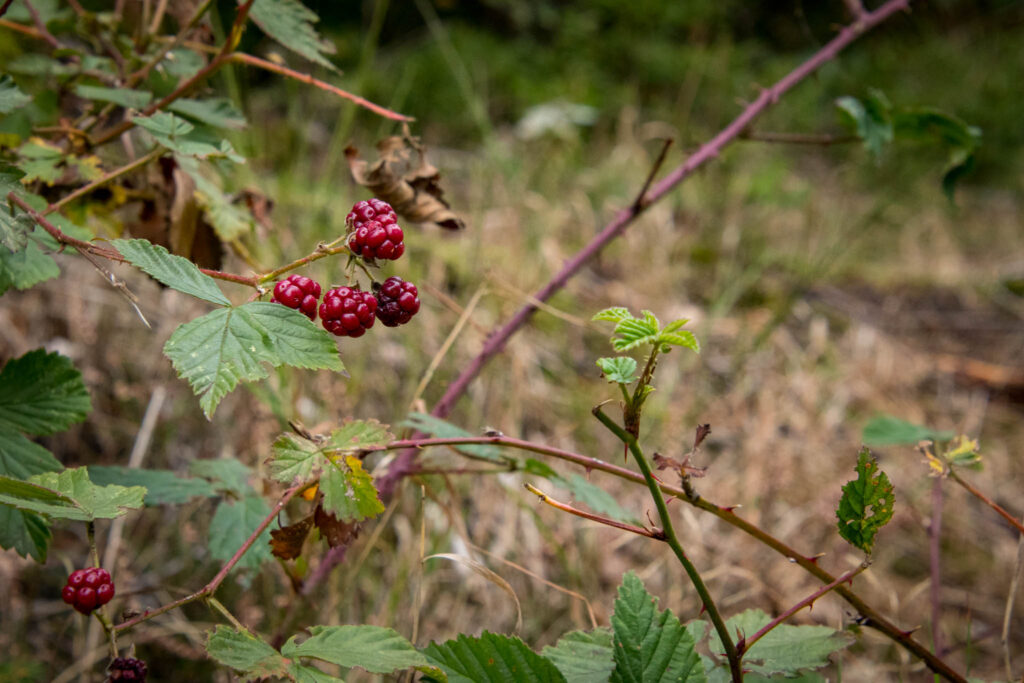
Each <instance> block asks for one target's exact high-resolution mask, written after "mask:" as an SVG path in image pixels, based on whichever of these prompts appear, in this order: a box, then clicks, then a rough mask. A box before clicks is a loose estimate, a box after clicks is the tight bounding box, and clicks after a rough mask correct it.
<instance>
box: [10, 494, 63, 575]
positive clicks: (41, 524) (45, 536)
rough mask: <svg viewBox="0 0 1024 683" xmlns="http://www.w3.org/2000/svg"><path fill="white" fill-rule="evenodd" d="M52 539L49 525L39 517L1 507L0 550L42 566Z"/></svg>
mask: <svg viewBox="0 0 1024 683" xmlns="http://www.w3.org/2000/svg"><path fill="white" fill-rule="evenodd" d="M51 538H52V535H51V534H50V527H49V525H48V524H47V522H46V520H45V519H43V518H42V517H40V516H39V515H36V514H33V513H31V512H22V511H21V510H15V509H14V508H12V507H7V506H6V505H0V548H3V549H4V550H13V551H14V552H16V553H18V554H19V555H21V556H22V557H25V558H28V557H31V558H33V559H34V560H35V561H36V562H39V563H40V564H42V563H44V562H46V552H47V549H48V548H49V546H50V539H51Z"/></svg>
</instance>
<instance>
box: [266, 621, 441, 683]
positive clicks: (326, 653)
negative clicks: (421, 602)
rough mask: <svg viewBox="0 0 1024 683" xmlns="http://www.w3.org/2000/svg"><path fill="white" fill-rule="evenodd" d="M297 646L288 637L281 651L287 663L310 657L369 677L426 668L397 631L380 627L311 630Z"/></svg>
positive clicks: (414, 649) (337, 627) (421, 657)
mask: <svg viewBox="0 0 1024 683" xmlns="http://www.w3.org/2000/svg"><path fill="white" fill-rule="evenodd" d="M309 631H310V634H311V635H310V637H309V638H306V639H305V640H304V641H302V642H301V643H298V642H297V638H298V637H297V636H292V637H291V638H289V639H288V642H287V643H285V644H284V646H283V647H282V648H281V654H283V655H284V656H285V657H288V658H289V659H295V658H296V657H311V658H313V659H319V660H322V661H325V662H330V663H332V664H337V665H338V666H343V667H359V668H360V669H364V670H366V671H369V672H370V673H378V674H388V673H392V672H394V671H399V670H401V669H409V668H412V667H422V666H428V662H427V658H426V656H424V655H423V653H421V652H419V651H418V650H417V649H416V648H414V647H413V645H412V643H410V642H409V641H408V640H406V639H405V638H404V637H403V636H402V635H400V634H399V633H398V632H397V631H395V630H394V629H390V628H384V627H381V626H369V625H359V626H313V627H311V628H310V629H309Z"/></svg>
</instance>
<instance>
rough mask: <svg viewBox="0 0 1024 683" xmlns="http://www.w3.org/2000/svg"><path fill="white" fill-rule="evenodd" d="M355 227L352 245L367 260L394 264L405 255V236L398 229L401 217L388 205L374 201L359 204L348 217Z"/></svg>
mask: <svg viewBox="0 0 1024 683" xmlns="http://www.w3.org/2000/svg"><path fill="white" fill-rule="evenodd" d="M345 224H346V225H348V226H349V227H350V228H351V232H350V233H349V236H348V246H349V249H351V250H352V253H354V254H356V255H358V256H362V257H363V258H364V259H367V260H373V259H378V258H380V259H386V260H389V261H394V260H395V259H397V258H399V257H400V256H401V255H402V254H404V253H405V242H403V241H402V240H404V239H405V234H404V233H403V232H402V228H400V227H398V216H397V215H396V214H395V210H394V209H392V208H391V205H390V204H388V203H387V202H384V201H381V200H379V199H370V200H366V201H361V202H356V204H355V205H354V206H353V207H352V211H350V212H349V214H348V216H346V217H345Z"/></svg>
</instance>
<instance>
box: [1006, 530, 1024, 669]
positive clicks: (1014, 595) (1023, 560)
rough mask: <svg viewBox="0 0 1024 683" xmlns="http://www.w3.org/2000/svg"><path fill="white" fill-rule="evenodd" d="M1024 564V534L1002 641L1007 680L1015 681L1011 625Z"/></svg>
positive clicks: (1019, 539)
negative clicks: (1011, 663) (1012, 664)
mask: <svg viewBox="0 0 1024 683" xmlns="http://www.w3.org/2000/svg"><path fill="white" fill-rule="evenodd" d="M1022 564H1024V534H1021V535H1020V536H1019V537H1018V539H1017V562H1016V564H1014V566H1013V580H1012V581H1010V590H1009V592H1008V594H1007V596H1006V608H1005V609H1004V610H1003V630H1002V633H1001V634H1000V640H1001V641H1002V643H1003V665H1004V666H1005V667H1006V680H1008V681H1012V680H1013V667H1012V666H1011V665H1010V655H1011V651H1010V623H1011V617H1012V616H1013V603H1014V602H1016V601H1017V590H1018V589H1019V588H1020V568H1021V565H1022Z"/></svg>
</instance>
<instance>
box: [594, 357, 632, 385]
mask: <svg viewBox="0 0 1024 683" xmlns="http://www.w3.org/2000/svg"><path fill="white" fill-rule="evenodd" d="M597 367H599V368H601V372H602V374H604V378H605V379H606V380H608V381H609V382H615V383H617V384H632V383H633V382H635V381H636V380H637V377H636V360H635V359H633V358H629V357H628V356H619V357H617V358H598V359H597Z"/></svg>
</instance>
